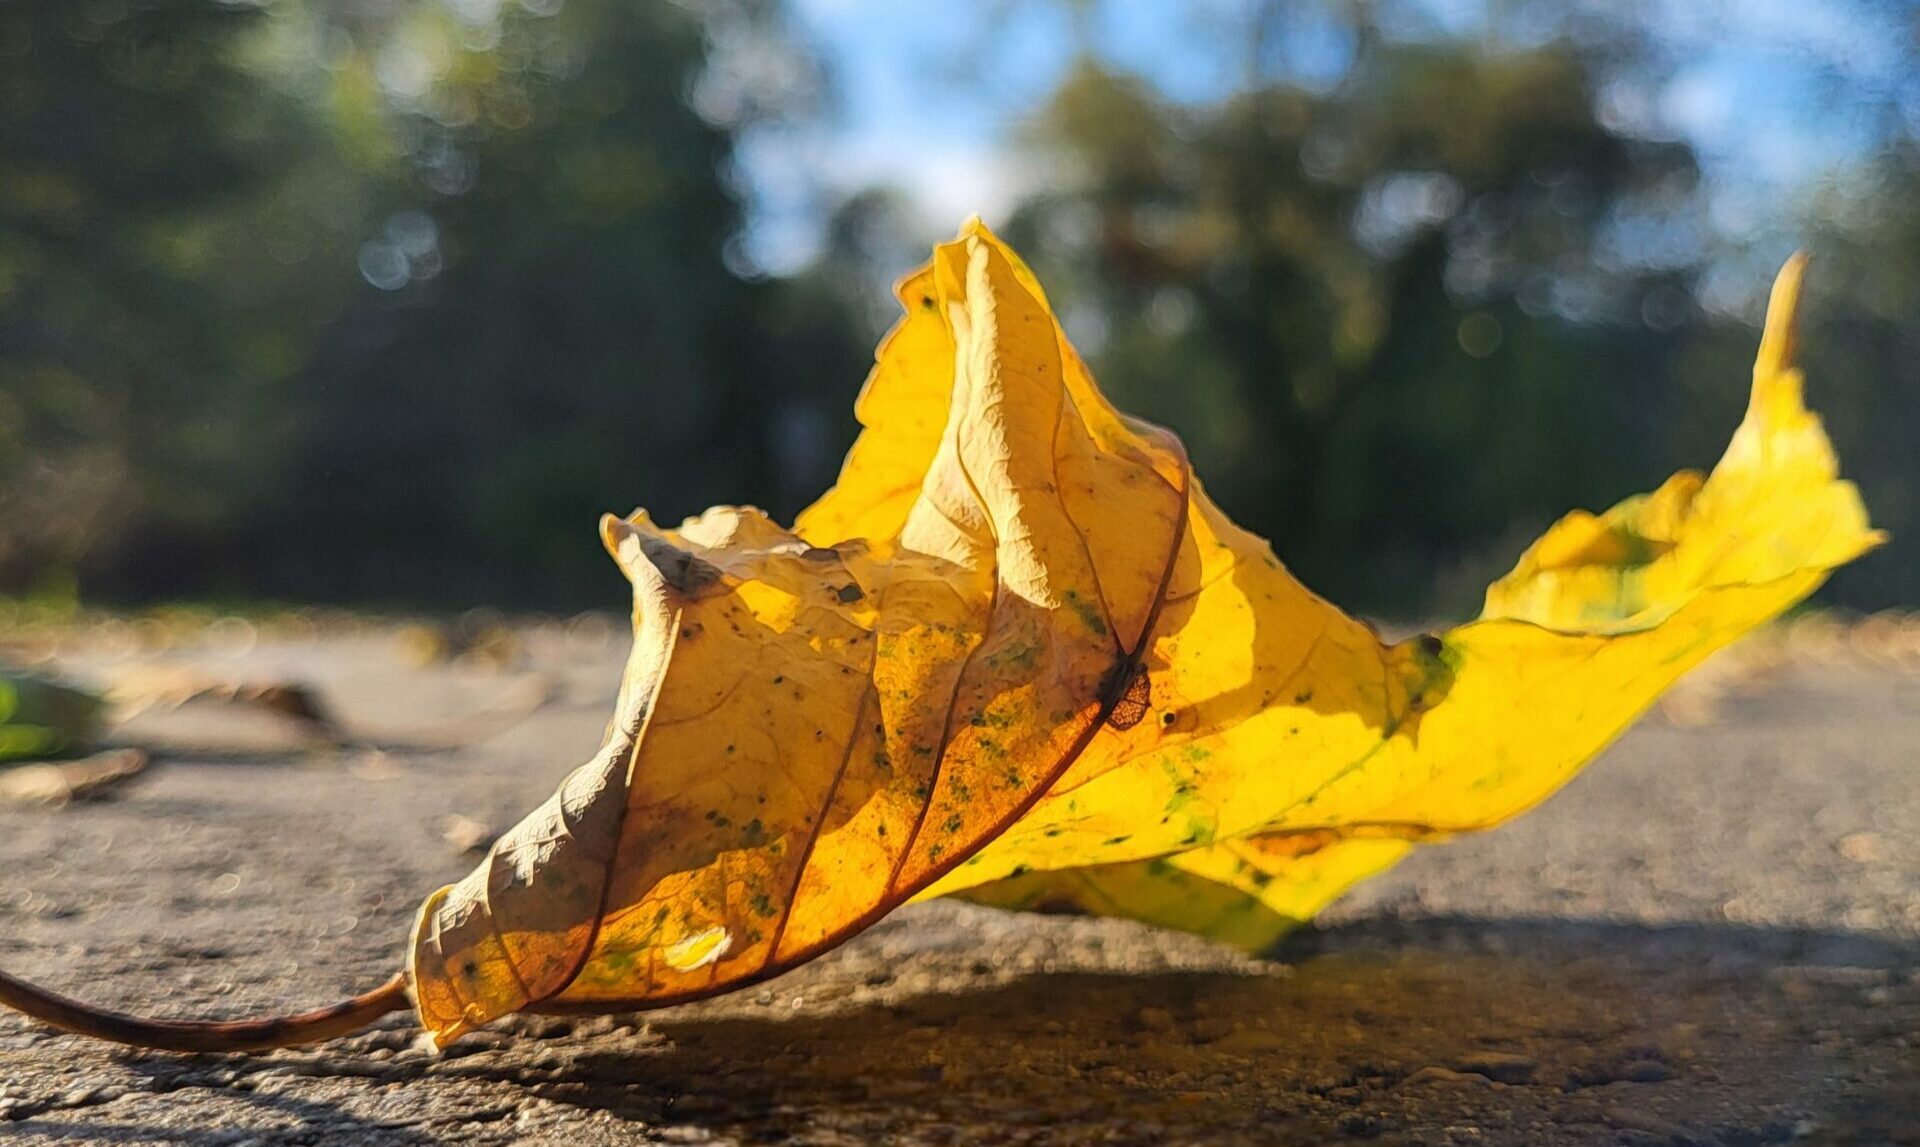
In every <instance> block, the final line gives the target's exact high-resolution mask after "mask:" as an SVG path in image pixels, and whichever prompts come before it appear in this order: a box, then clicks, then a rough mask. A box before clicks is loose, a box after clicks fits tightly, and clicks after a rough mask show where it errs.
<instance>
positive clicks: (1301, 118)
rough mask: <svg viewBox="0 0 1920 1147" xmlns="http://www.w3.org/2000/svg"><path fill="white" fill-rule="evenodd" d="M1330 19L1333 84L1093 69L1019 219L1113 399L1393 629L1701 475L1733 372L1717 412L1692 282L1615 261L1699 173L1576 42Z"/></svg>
mask: <svg viewBox="0 0 1920 1147" xmlns="http://www.w3.org/2000/svg"><path fill="white" fill-rule="evenodd" d="M1343 11H1346V12H1347V13H1348V14H1349V15H1350V16H1351V17H1352V18H1353V19H1354V20H1355V21H1356V22H1355V23H1354V25H1353V27H1352V29H1351V33H1352V34H1351V39H1350V44H1351V50H1352V55H1351V59H1350V61H1349V62H1348V64H1347V65H1346V67H1345V69H1344V74H1343V75H1342V76H1341V77H1340V78H1339V79H1338V82H1337V83H1334V84H1331V85H1318V86H1310V85H1308V84H1306V83H1303V82H1300V81H1298V80H1297V79H1293V78H1288V77H1286V76H1280V77H1265V76H1261V77H1259V78H1256V79H1255V80H1253V81H1250V82H1249V84H1248V85H1247V86H1246V87H1244V88H1243V90H1241V91H1239V92H1238V93H1237V94H1234V95H1232V96H1231V97H1230V98H1228V99H1226V100H1224V101H1223V102H1220V103H1218V104H1209V105H1201V106H1192V105H1184V106H1175V105H1171V104H1169V103H1167V102H1166V101H1164V100H1162V99H1161V98H1160V97H1159V96H1158V95H1157V94H1156V93H1155V92H1154V91H1152V90H1151V89H1150V88H1149V87H1147V86H1146V85H1145V84H1143V83H1142V82H1140V81H1138V80H1136V79H1133V78H1131V77H1129V76H1127V75H1125V74H1123V73H1119V72H1116V71H1114V70H1112V69H1111V68H1109V67H1107V66H1104V65H1102V64H1100V63H1098V62H1096V61H1094V60H1093V59H1092V58H1087V59H1084V60H1083V61H1082V63H1081V64H1080V65H1079V67H1078V68H1077V69H1076V70H1075V71H1074V72H1073V73H1072V74H1071V76H1070V77H1069V78H1068V80H1067V81H1066V82H1065V83H1064V84H1063V85H1062V86H1061V87H1060V89H1059V90H1058V91H1057V92H1056V93H1055V95H1054V96H1053V99H1052V101H1051V104H1050V105H1049V107H1048V108H1047V110H1046V111H1045V113H1044V115H1043V116H1042V117H1041V118H1040V119H1039V121H1038V122H1037V124H1036V125H1035V129H1034V140H1035V142H1036V143H1037V144H1038V145H1039V147H1040V149H1042V150H1043V151H1044V152H1046V153H1051V154H1057V155H1061V156H1064V157H1065V163H1066V165H1067V171H1068V173H1069V174H1068V175H1067V176H1066V177H1065V179H1064V180H1063V183H1062V186H1061V187H1059V188H1058V189H1055V190H1052V191H1050V192H1048V193H1045V194H1042V195H1040V196H1037V197H1035V198H1034V199H1033V200H1031V201H1030V202H1028V203H1027V204H1026V205H1025V206H1024V207H1023V208H1022V209H1021V210H1020V212H1019V213H1018V216H1017V218H1016V220H1015V223H1014V226H1013V228H1012V230H1013V232H1014V235H1015V238H1016V239H1017V240H1019V241H1021V242H1023V243H1025V244H1026V246H1027V247H1028V248H1029V249H1031V250H1032V252H1033V253H1034V258H1035V261H1036V262H1037V263H1038V264H1039V268H1040V272H1041V275H1042V278H1043V279H1044V280H1046V281H1047V282H1049V283H1054V284H1057V285H1058V287H1057V292H1056V293H1057V294H1058V295H1059V296H1060V297H1061V300H1062V301H1063V302H1064V303H1065V304H1066V306H1067V309H1068V313H1069V315H1070V319H1069V322H1070V329H1072V328H1073V327H1074V326H1076V325H1077V328H1078V329H1073V330H1072V333H1074V334H1076V335H1078V336H1080V337H1083V338H1084V339H1085V340H1086V342H1087V343H1088V344H1090V345H1089V349H1090V350H1092V351H1093V358H1094V360H1095V365H1096V368H1097V369H1098V370H1099V372H1100V375H1101V378H1102V380H1103V381H1104V382H1105V383H1107V384H1108V385H1109V386H1110V387H1111V388H1112V390H1113V391H1114V392H1115V393H1116V395H1117V396H1119V397H1120V398H1121V400H1122V401H1123V402H1124V403H1126V404H1129V405H1130V406H1132V407H1134V408H1137V409H1139V410H1140V411H1141V412H1142V413H1144V414H1146V415H1148V416H1150V417H1154V418H1156V419H1159V420H1161V421H1165V422H1167V423H1169V424H1170V425H1172V426H1174V427H1175V428H1177V429H1179V430H1181V431H1182V432H1183V433H1184V434H1185V435H1186V436H1187V438H1188V440H1189V442H1190V444H1191V446H1192V448H1193V452H1194V454H1195V456H1196V458H1198V459H1200V460H1201V462H1200V470H1201V473H1202V474H1203V475H1204V476H1205V477H1206V478H1207V480H1208V481H1209V483H1210V485H1211V486H1212V488H1213V489H1214V490H1215V491H1216V492H1217V493H1218V494H1219V495H1220V496H1221V497H1222V500H1223V501H1224V502H1225V503H1226V504H1227V505H1228V506H1229V507H1230V510H1231V512H1232V513H1233V514H1234V515H1235V516H1236V517H1238V518H1240V519H1241V520H1242V521H1244V522H1246V523H1247V524H1248V525H1249V526H1250V527H1252V528H1254V529H1256V530H1259V531H1261V532H1263V533H1266V534H1267V535H1269V536H1271V537H1272V538H1273V539H1274V541H1275V544H1276V548H1277V549H1278V551H1279V553H1280V554H1281V555H1282V556H1283V557H1284V558H1285V559H1286V560H1287V561H1288V562H1289V563H1290V564H1292V565H1293V566H1294V567H1295V568H1296V569H1297V570H1298V571H1299V572H1300V573H1301V574H1302V575H1303V576H1304V577H1305V578H1306V579H1307V580H1308V581H1309V582H1310V583H1311V584H1314V585H1316V586H1318V587H1321V588H1323V589H1326V590H1329V591H1331V592H1334V593H1336V594H1337V595H1339V596H1340V597H1341V599H1342V600H1353V601H1357V602H1361V603H1364V604H1366V605H1368V606H1370V607H1372V608H1376V609H1387V610H1394V611H1407V610H1413V609H1423V608H1431V607H1433V606H1434V605H1435V604H1436V602H1435V599H1434V598H1433V597H1432V596H1431V594H1432V592H1433V590H1434V587H1435V584H1436V576H1438V578H1439V585H1440V600H1439V601H1438V604H1439V605H1442V606H1445V607H1447V608H1451V609H1460V608H1464V607H1469V606H1471V605H1473V604H1475V603H1474V602H1472V601H1471V600H1469V597H1470V594H1471V593H1472V592H1473V590H1475V589H1477V587H1478V586H1479V585H1484V584H1485V577H1486V575H1488V574H1491V573H1494V572H1496V571H1497V568H1498V567H1499V566H1500V565H1502V564H1504V563H1506V562H1508V561H1511V559H1512V557H1513V556H1514V554H1513V549H1514V544H1515V542H1516V541H1517V540H1518V539H1519V538H1520V537H1522V536H1525V535H1528V534H1529V533H1530V532H1531V531H1532V529H1533V528H1534V527H1537V526H1538V525H1539V524H1540V523H1541V522H1542V521H1543V520H1545V519H1547V518H1548V517H1550V516H1551V515H1553V514H1556V513H1558V512H1560V511H1563V510H1564V509H1566V508H1567V507H1569V506H1573V505H1605V504H1608V503H1610V502H1611V501H1612V500H1614V499H1615V498H1616V497H1618V496H1620V495H1621V494H1624V493H1627V492H1630V491H1632V490H1635V489H1639V488H1643V487H1644V486H1645V485H1646V483H1648V482H1649V481H1653V480H1657V479H1658V477H1659V476H1660V475H1661V474H1662V473H1664V471H1665V469H1666V468H1667V467H1668V466H1670V464H1671V463H1672V462H1673V461H1674V456H1675V454H1676V452H1680V453H1684V454H1685V455H1687V456H1690V457H1695V458H1700V459H1702V460H1704V459H1707V458H1710V457H1711V456H1712V455H1711V453H1710V451H1711V449H1712V448H1713V444H1712V442H1711V439H1710V438H1701V439H1700V440H1697V441H1696V440H1694V439H1695V438H1696V437H1697V436H1696V435H1695V434H1694V433H1693V431H1694V428H1695V427H1697V426H1716V427H1719V428H1720V429H1719V433H1722V434H1724V427H1725V426H1726V425H1727V424H1728V423H1727V419H1728V418H1729V417H1731V416H1732V415H1733V412H1734V410H1735V409H1736V408H1737V407H1736V403H1737V399H1738V395H1739V394H1740V393H1741V388H1742V385H1743V383H1742V375H1743V368H1742V367H1741V366H1740V365H1739V363H1738V360H1737V359H1735V360H1731V361H1730V362H1728V363H1727V364H1725V369H1724V371H1722V375H1723V376H1722V377H1716V378H1715V379H1714V381H1713V383H1712V384H1711V385H1712V389H1711V391H1710V392H1709V393H1708V394H1707V395H1706V397H1707V398H1708V401H1707V402H1706V403H1705V404H1704V408H1703V406H1702V404H1701V403H1700V399H1701V397H1702V393H1701V389H1700V387H1698V386H1695V385H1682V384H1681V383H1680V381H1679V380H1678V378H1677V375H1676V364H1677V355H1678V352H1679V350H1680V349H1681V345H1682V335H1683V334H1684V333H1685V332H1684V330H1683V328H1684V326H1685V325H1686V324H1687V323H1688V322H1689V321H1690V320H1691V319H1692V318H1693V317H1694V315H1693V307H1692V304H1691V302H1690V296H1689V294H1688V288H1689V286H1690V278H1689V276H1690V272H1689V270H1688V269H1687V268H1686V267H1684V266H1683V267H1680V268H1677V269H1675V268H1669V269H1648V268H1643V267H1638V266H1635V265H1633V264H1630V263H1627V262H1624V261H1623V260H1621V259H1619V258H1616V257H1610V254H1609V252H1608V250H1607V247H1608V243H1609V239H1610V236H1611V235H1612V234H1613V233H1614V232H1615V231H1616V229H1618V228H1619V227H1620V226H1622V223H1623V221H1625V220H1630V219H1634V218H1637V217H1654V218H1671V217H1673V216H1676V215H1680V214H1684V213H1685V212H1688V211H1690V210H1692V209H1693V195H1692V192H1693V187H1694V183H1695V180H1696V168H1695V165H1694V162H1693V158H1692V156H1691V154H1690V153H1689V152H1688V150H1687V149H1686V148H1685V147H1683V146H1679V145H1675V144H1671V143H1654V142H1648V141H1642V140H1635V139H1631V138H1625V137H1622V136H1620V135H1617V134H1615V133H1614V132H1612V131H1609V130H1608V129H1607V128H1606V127H1604V126H1602V125H1601V124H1600V123H1599V122H1598V120H1597V118H1596V112H1595V89H1596V85H1597V77H1596V71H1597V65H1596V63H1595V61H1594V60H1593V59H1592V58H1591V56H1590V54H1589V53H1588V52H1587V51H1585V50H1583V49H1581V48H1578V47H1576V46H1574V45H1573V44H1571V43H1568V42H1563V41H1551V42H1548V43H1545V44H1544V45H1540V46H1535V47H1525V48H1515V47H1501V46H1489V45H1487V44H1483V43H1480V42H1476V41H1461V40H1449V39H1445V38H1440V39H1431V40H1408V39H1404V38H1395V37H1389V36H1386V35H1384V34H1382V33H1381V31H1380V30H1379V29H1378V28H1377V27H1375V26H1374V25H1372V24H1370V23H1368V22H1367V12H1368V9H1366V8H1364V7H1358V8H1353V9H1343ZM1263 18H1279V17H1278V16H1277V15H1274V13H1273V12H1272V11H1268V12H1266V13H1265V16H1264V17H1263ZM1252 40H1254V41H1257V37H1256V38H1252ZM1252 54H1253V56H1254V57H1255V59H1256V63H1255V64H1252V65H1250V69H1251V70H1252V71H1254V72H1258V71H1259V68H1258V66H1257V59H1258V57H1259V55H1260V51H1259V50H1258V49H1257V48H1256V49H1255V50H1254V51H1253V53H1252ZM1677 448H1685V449H1684V450H1677ZM1469 587H1472V588H1471V589H1470V588H1469Z"/></svg>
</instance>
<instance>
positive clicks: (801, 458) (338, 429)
mask: <svg viewBox="0 0 1920 1147" xmlns="http://www.w3.org/2000/svg"><path fill="white" fill-rule="evenodd" d="M0 21H4V36H5V39H4V40H0V45H4V47H5V50H6V51H7V52H8V54H9V59H10V60H18V61H20V62H21V63H22V66H21V67H20V68H18V69H9V70H8V71H7V72H6V74H5V75H4V76H0V99H4V100H6V101H7V102H6V105H5V108H4V111H3V112H0V114H4V115H5V116H6V117H7V119H6V121H5V124H4V125H0V131H5V132H6V133H7V135H6V136H5V138H4V140H0V163H4V164H6V165H7V167H6V170H5V171H4V176H5V177H4V178H0V199H4V200H5V202H4V203H0V211H4V212H5V214H4V215H0V227H3V228H4V232H0V271H4V275H0V370H4V372H5V383H4V389H0V468H3V469H0V499H4V502H0V589H9V588H10V589H13V590H15V591H18V590H20V589H22V588H26V587H28V586H30V585H31V584H32V583H33V582H34V581H35V580H37V579H42V578H44V576H45V575H46V573H47V571H76V570H77V571H78V572H79V573H80V575H81V577H82V581H83V583H84V585H85V588H86V589H87V591H88V592H89V593H90V594H98V595H105V596H108V597H119V598H127V597H151V596H156V595H170V594H207V593H209V592H213V593H231V594H239V595H261V594H269V595H278V596H303V597H318V598H324V599H344V600H376V601H377V600H386V601H472V600H475V599H477V598H494V599H498V600H503V601H509V602H516V603H523V604H524V603H536V602H550V603H568V602H571V603H584V602H598V603H605V602H608V601H610V600H615V598H613V596H612V595H614V594H617V592H618V590H617V575H615V574H614V573H613V572H612V567H611V565H610V564H609V563H607V562H606V560H605V558H604V556H602V555H600V554H599V553H598V547H597V546H595V544H594V541H593V529H594V521H595V518H596V517H597V515H598V514H599V513H600V512H602V511H606V510H613V511H620V512H624V511H626V510H628V509H631V508H632V507H633V506H634V505H635V504H636V503H640V502H644V503H645V504H647V505H648V506H650V507H651V508H652V509H654V510H655V512H657V513H660V514H661V515H662V516H663V517H665V518H667V519H668V520H673V519H677V517H678V516H680V515H681V514H684V513H688V512H692V511H694V510H698V509H700V508H703V507H704V506H706V505H707V504H709V503H710V502H715V501H723V500H737V499H740V498H742V497H743V496H746V497H753V498H759V499H764V500H767V501H769V502H770V503H771V504H770V506H769V509H773V510H776V511H780V512H786V513H790V512H791V511H792V510H793V509H794V508H796V507H797V506H798V505H799V504H800V503H801V502H802V501H803V500H804V498H805V497H806V496H807V495H808V494H809V493H810V492H812V491H815V490H817V489H818V488H820V487H821V486H824V485H825V484H826V483H827V482H828V481H829V480H830V479H831V477H832V474H833V472H834V469H835V466H836V463H837V458H838V454H839V452H840V450H841V448H842V447H843V446H844V445H845V443H846V441H847V440H848V439H849V438H850V434H851V428H850V426H848V425H847V421H848V420H847V418H846V415H845V414H844V411H845V409H846V407H847V406H848V404H849V400H850V398H851V396H852V394H853V392H854V390H855V389H856V388H857V386H858V385H859V379H860V377H861V375H862V374H863V373H864V364H865V362H866V359H867V355H868V352H869V346H868V345H867V344H866V343H865V340H864V338H863V336H862V335H861V334H860V333H859V332H858V331H857V325H858V324H857V323H855V322H852V321H849V318H848V316H847V313H846V310H845V305H844V301H843V300H842V299H841V298H840V296H839V295H838V294H837V293H836V292H834V291H832V290H829V289H826V288H825V287H824V286H823V285H822V284H820V283H818V282H815V281H806V280H796V281H778V282H776V281H768V280H765V279H763V278H761V277H760V276H758V275H757V274H756V273H755V272H754V271H753V269H752V268H750V267H746V266H744V265H742V263H741V261H740V259H739V258H738V256H737V254H736V253H735V252H734V250H733V248H732V244H733V243H734V242H735V238H736V236H737V234H738V232H739V231H740V228H741V226H742V212H741V207H740V197H739V194H738V193H737V191H736V189H735V187H734V185H733V182H732V174H731V167H732V163H733V154H732V153H733V146H734V140H735V139H736V138H737V137H738V135H739V134H740V133H742V132H743V131H746V130H750V129H751V128H753V127H754V126H755V125H757V124H760V123H764V122H769V121H774V120H777V119H779V118H780V117H783V116H797V115H805V114H809V113H810V111H811V108H812V105H813V103H814V102H816V101H817V96H818V89H819V85H820V83H821V78H820V76H819V75H818V73H817V70H816V69H815V68H814V66H813V63H812V59H811V56H810V54H809V53H808V52H807V51H806V49H805V46H804V44H801V43H799V42H798V41H797V39H796V38H795V36H794V35H793V30H792V28H791V27H790V25H789V24H788V23H787V21H786V17H785V14H784V8H783V6H782V5H781V4H779V3H777V2H774V0H716V2H713V3H705V4H701V5H697V6H683V5H677V4H660V3H652V2H646V0H564V2H563V0H518V2H514V3H506V2H502V0H418V2H414V3H405V4H389V3H373V2H370V0H364V2H363V0H285V2H283V3H280V4H277V5H275V6H274V7H273V8H272V9H271V10H270V11H265V10H256V9H255V8H253V7H250V6H248V5H246V4H206V3H202V2H199V0H113V2H106V0H101V2H99V3H88V4H67V3H56V2H54V0H47V2H45V3H35V4H25V5H13V6H7V7H5V8H0Z"/></svg>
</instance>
